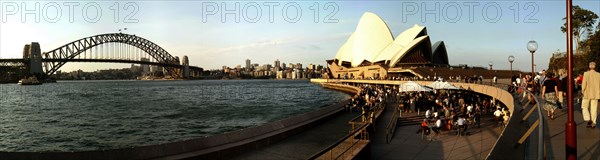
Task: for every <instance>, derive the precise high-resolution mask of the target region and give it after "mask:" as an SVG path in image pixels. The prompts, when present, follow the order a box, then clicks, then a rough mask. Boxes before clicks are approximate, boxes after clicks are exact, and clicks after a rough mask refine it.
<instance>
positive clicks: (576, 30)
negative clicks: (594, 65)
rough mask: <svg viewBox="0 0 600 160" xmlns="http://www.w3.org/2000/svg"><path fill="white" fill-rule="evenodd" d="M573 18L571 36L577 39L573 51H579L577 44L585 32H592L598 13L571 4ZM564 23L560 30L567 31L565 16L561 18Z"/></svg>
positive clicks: (578, 44)
mask: <svg viewBox="0 0 600 160" xmlns="http://www.w3.org/2000/svg"><path fill="white" fill-rule="evenodd" d="M572 17H573V19H572V21H571V22H572V27H573V33H572V34H573V38H574V39H575V40H576V41H577V42H576V43H575V52H576V53H578V52H579V49H580V48H579V46H580V43H581V37H583V36H585V35H586V34H592V32H593V31H594V24H596V19H598V15H597V14H596V13H594V12H592V11H590V10H587V9H583V8H581V7H579V6H573V16H572ZM563 20H564V21H565V23H564V24H563V26H562V27H560V30H561V31H562V32H563V33H565V32H567V23H566V20H567V17H565V18H563Z"/></svg>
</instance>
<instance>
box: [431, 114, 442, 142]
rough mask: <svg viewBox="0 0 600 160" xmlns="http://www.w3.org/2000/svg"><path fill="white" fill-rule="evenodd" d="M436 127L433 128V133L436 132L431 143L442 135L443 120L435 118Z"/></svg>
mask: <svg viewBox="0 0 600 160" xmlns="http://www.w3.org/2000/svg"><path fill="white" fill-rule="evenodd" d="M435 119H436V121H435V126H434V127H433V132H435V135H434V136H433V137H432V138H431V139H430V141H433V140H434V138H435V137H436V136H437V135H438V134H440V130H441V129H442V120H441V119H440V118H435Z"/></svg>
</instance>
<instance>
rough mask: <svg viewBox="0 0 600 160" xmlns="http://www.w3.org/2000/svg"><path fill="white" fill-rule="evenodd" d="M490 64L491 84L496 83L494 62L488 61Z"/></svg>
mask: <svg viewBox="0 0 600 160" xmlns="http://www.w3.org/2000/svg"><path fill="white" fill-rule="evenodd" d="M488 65H490V84H491V85H494V73H493V70H494V69H493V68H492V66H494V62H492V61H490V63H488Z"/></svg>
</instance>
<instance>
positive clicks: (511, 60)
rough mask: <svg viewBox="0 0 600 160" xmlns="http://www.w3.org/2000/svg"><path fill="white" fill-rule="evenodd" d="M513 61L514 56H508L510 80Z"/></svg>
mask: <svg viewBox="0 0 600 160" xmlns="http://www.w3.org/2000/svg"><path fill="white" fill-rule="evenodd" d="M514 61H515V56H513V55H510V56H508V62H509V63H510V76H511V78H512V76H513V70H512V64H513V62H514Z"/></svg>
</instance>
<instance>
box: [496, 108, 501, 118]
mask: <svg viewBox="0 0 600 160" xmlns="http://www.w3.org/2000/svg"><path fill="white" fill-rule="evenodd" d="M494 116H496V117H500V116H502V111H500V108H496V111H495V112H494Z"/></svg>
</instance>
